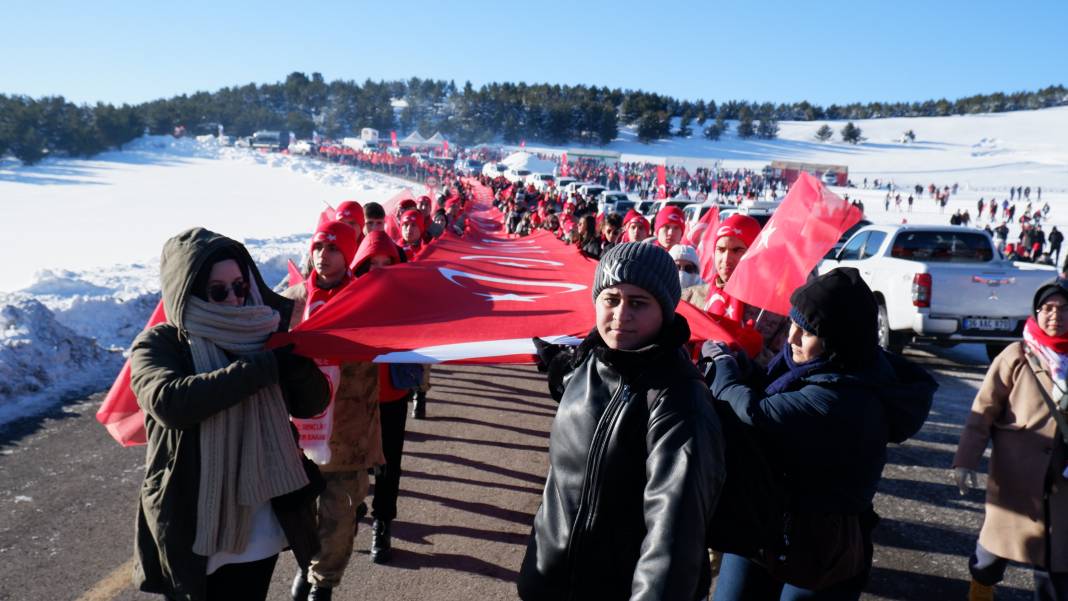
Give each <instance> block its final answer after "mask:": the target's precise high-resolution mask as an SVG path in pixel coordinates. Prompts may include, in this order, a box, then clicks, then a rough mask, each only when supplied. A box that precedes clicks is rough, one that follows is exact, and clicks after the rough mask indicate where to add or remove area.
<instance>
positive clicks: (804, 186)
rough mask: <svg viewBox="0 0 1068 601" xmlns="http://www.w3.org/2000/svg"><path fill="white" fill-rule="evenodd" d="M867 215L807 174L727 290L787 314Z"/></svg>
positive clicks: (769, 309) (783, 202) (792, 188)
mask: <svg viewBox="0 0 1068 601" xmlns="http://www.w3.org/2000/svg"><path fill="white" fill-rule="evenodd" d="M861 217H862V215H861V212H860V209H858V208H857V207H855V206H853V205H851V204H849V203H848V202H846V201H844V200H842V199H841V198H840V197H839V196H837V195H835V194H834V193H833V192H831V191H830V190H828V189H827V188H826V187H824V185H823V184H822V183H820V181H819V180H817V179H816V178H814V177H812V176H811V175H809V174H807V173H802V174H801V175H800V177H798V179H797V181H795V182H794V184H793V186H791V187H790V192H789V193H788V194H787V195H786V198H785V199H784V200H783V201H782V205H780V206H779V208H778V209H776V211H775V213H773V214H772V216H771V219H770V220H769V221H768V223H767V224H766V225H764V229H762V230H761V231H760V235H759V236H757V239H756V240H755V241H754V242H753V245H752V246H750V247H749V250H747V251H746V253H745V255H743V256H742V260H741V261H740V262H739V263H738V267H737V268H736V269H735V270H734V273H733V274H732V275H731V279H730V281H728V282H727V285H726V287H725V288H724V290H725V291H726V292H727V294H729V295H731V296H732V297H734V298H737V299H740V300H741V301H742V302H745V303H747V304H750V305H754V306H757V307H760V308H762V309H767V310H768V311H771V312H773V313H778V314H779V315H786V314H787V313H789V312H790V295H791V294H792V293H793V291H794V290H796V289H797V288H798V287H799V286H801V284H804V283H805V280H806V279H807V278H808V275H809V273H810V272H811V271H812V269H813V268H815V267H816V265H817V264H818V263H819V262H820V260H821V259H822V258H823V256H824V255H825V254H827V251H829V250H830V249H831V248H832V247H833V246H834V244H835V242H837V241H838V239H839V238H840V237H841V236H842V233H844V232H845V231H846V230H847V229H849V228H850V227H852V226H853V225H854V224H856V223H857V222H858V221H860V218H861Z"/></svg>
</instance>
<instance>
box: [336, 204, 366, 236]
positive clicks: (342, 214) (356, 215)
mask: <svg viewBox="0 0 1068 601" xmlns="http://www.w3.org/2000/svg"><path fill="white" fill-rule="evenodd" d="M334 219H337V220H338V221H344V220H352V221H355V222H356V223H358V224H359V225H360V229H363V226H365V225H367V220H366V219H365V218H364V216H363V207H362V206H360V203H358V202H356V201H355V200H346V201H345V202H342V203H341V204H339V205H338V206H337V213H336V214H335V215H334Z"/></svg>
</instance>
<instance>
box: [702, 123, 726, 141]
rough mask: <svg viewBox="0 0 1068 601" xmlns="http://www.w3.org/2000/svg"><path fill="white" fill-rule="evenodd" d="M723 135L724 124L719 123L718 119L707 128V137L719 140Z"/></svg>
mask: <svg viewBox="0 0 1068 601" xmlns="http://www.w3.org/2000/svg"><path fill="white" fill-rule="evenodd" d="M721 135H723V126H722V125H720V124H719V121H718V120H717V121H716V122H715V123H713V124H712V125H709V126H708V127H706V128H705V137H706V138H708V139H709V140H712V141H713V142H716V141H719V137H720V136H721Z"/></svg>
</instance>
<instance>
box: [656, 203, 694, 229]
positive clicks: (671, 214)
mask: <svg viewBox="0 0 1068 601" xmlns="http://www.w3.org/2000/svg"><path fill="white" fill-rule="evenodd" d="M669 224H675V225H677V226H679V227H681V228H682V231H683V232H685V231H686V215H685V214H684V213H683V212H682V209H680V208H678V207H664V208H662V209H660V211H659V212H658V213H657V214H656V226H655V227H653V232H654V233H655V232H658V231H660V228H662V227H664V226H665V225H669Z"/></svg>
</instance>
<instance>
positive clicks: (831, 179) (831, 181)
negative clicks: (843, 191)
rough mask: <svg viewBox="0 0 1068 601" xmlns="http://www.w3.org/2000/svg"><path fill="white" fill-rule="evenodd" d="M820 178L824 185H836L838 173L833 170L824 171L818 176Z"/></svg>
mask: <svg viewBox="0 0 1068 601" xmlns="http://www.w3.org/2000/svg"><path fill="white" fill-rule="evenodd" d="M820 180H821V181H822V182H823V183H824V184H825V185H828V186H837V185H838V174H837V173H835V172H834V171H824V172H823V175H821V176H820Z"/></svg>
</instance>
